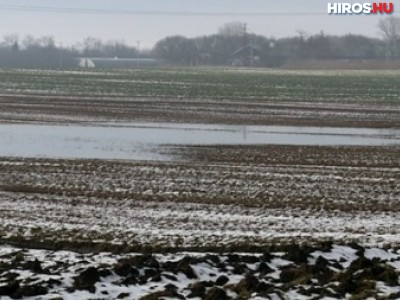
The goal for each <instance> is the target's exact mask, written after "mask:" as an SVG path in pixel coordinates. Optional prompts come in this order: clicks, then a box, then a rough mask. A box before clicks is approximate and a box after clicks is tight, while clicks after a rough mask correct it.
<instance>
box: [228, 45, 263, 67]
mask: <svg viewBox="0 0 400 300" xmlns="http://www.w3.org/2000/svg"><path fill="white" fill-rule="evenodd" d="M260 52H261V50H260V48H258V47H257V46H255V45H253V44H247V45H246V46H244V47H241V48H239V49H237V50H235V51H234V52H232V54H231V56H232V59H231V62H232V65H233V66H249V67H251V66H256V65H257V64H258V62H259V61H260Z"/></svg>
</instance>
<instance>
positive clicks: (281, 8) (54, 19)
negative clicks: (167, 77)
mask: <svg viewBox="0 0 400 300" xmlns="http://www.w3.org/2000/svg"><path fill="white" fill-rule="evenodd" d="M328 2H332V1H329V0H84V1H83V0H68V1H67V0H35V1H32V0H0V36H4V35H7V34H12V33H17V34H19V36H20V37H23V36H25V35H28V34H31V35H33V36H42V35H50V36H53V37H54V38H55V39H56V41H57V42H63V43H64V44H67V45H72V44H74V43H76V42H79V41H82V40H83V39H84V38H85V37H87V36H94V37H99V38H102V39H105V40H124V41H125V42H127V43H129V44H132V45H135V44H136V41H137V40H141V41H142V42H141V43H142V45H143V46H145V47H151V46H152V45H153V44H154V43H155V42H156V41H157V40H159V39H161V38H163V37H165V36H168V35H173V34H181V35H184V36H188V37H193V36H198V35H203V34H210V33H214V32H216V31H217V29H218V27H220V26H221V25H223V24H224V23H226V22H231V21H242V22H247V23H248V27H249V30H250V31H251V32H254V33H257V34H262V35H265V36H268V37H283V36H292V35H295V34H296V32H298V31H299V30H303V31H305V32H307V33H308V34H314V33H317V32H320V31H321V30H323V31H324V32H325V33H327V34H346V33H355V34H364V35H368V36H377V34H378V33H377V29H376V24H377V22H378V20H379V18H380V17H379V16H329V15H327V14H325V13H326V9H327V8H326V7H327V3H328ZM353 2H356V1H353ZM1 5H3V7H1ZM5 5H14V6H18V5H19V6H29V7H33V6H39V7H60V8H77V9H98V10H118V11H125V12H135V11H136V12H138V11H146V12H177V13H182V14H180V15H179V14H178V15H158V14H154V15H151V14H146V15H140V14H121V13H118V12H115V13H110V14H104V13H94V12H93V11H91V13H61V12H42V11H39V12H35V11H23V10H22V11H16V10H8V9H4V6H5ZM190 12H200V13H227V14H236V15H219V16H207V15H201V16H200V15H190V14H188V13H190ZM240 13H247V14H251V13H311V14H310V15H273V16H271V15H268V16H265V15H264V16H260V15H258V16H251V15H243V16H241V15H237V14H240ZM314 13H321V14H314ZM313 14H314V15H313Z"/></svg>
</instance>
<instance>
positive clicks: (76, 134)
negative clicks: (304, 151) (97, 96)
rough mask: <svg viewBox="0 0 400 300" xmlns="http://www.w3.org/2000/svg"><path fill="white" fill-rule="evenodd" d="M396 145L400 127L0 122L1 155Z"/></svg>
mask: <svg viewBox="0 0 400 300" xmlns="http://www.w3.org/2000/svg"><path fill="white" fill-rule="evenodd" d="M269 144H275V145H312V146H328V145H331V146H387V145H400V129H369V128H326V127H325V128H324V127H321V128H319V127H289V126H235V125H211V124H207V125H204V124H176V123H102V124H90V125H53V124H51V125H47V124H46V125H43V124H0V156H14V157H17V156H18V157H47V158H76V159H130V160H169V159H170V157H168V155H162V154H160V152H159V151H158V150H159V149H160V148H163V147H165V146H168V145H182V146H184V145H269Z"/></svg>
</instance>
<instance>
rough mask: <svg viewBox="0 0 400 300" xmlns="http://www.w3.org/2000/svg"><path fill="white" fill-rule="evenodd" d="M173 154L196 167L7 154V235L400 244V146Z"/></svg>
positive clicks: (175, 242)
mask: <svg viewBox="0 0 400 300" xmlns="http://www.w3.org/2000/svg"><path fill="white" fill-rule="evenodd" d="M213 149H214V150H215V151H214V150H213ZM216 149H219V150H218V151H217V150H216ZM169 151H172V152H173V155H177V152H181V154H182V155H184V157H185V160H189V159H192V161H186V162H183V161H180V162H146V161H145V162H122V161H104V160H50V159H19V158H3V159H1V160H0V167H1V169H0V170H1V173H0V180H1V185H0V190H2V192H1V193H0V197H1V200H2V201H1V202H0V208H1V209H0V214H1V219H0V230H1V231H0V234H1V236H2V239H3V240H4V241H18V242H23V241H25V240H26V242H27V243H28V244H29V243H30V242H32V241H35V242H36V243H39V242H40V241H41V242H42V243H44V244H51V242H54V241H57V242H60V243H63V242H65V241H74V242H85V241H87V240H88V239H89V240H90V241H92V242H93V241H95V242H97V243H100V244H122V243H124V242H127V243H129V244H130V245H147V246H150V247H155V248H160V247H161V248H165V247H178V248H179V247H180V248H196V247H197V248H199V247H206V246H207V247H214V248H218V247H219V248H224V247H230V246H232V245H236V246H239V245H252V246H260V245H265V244H269V243H289V242H292V241H300V242H301V241H318V240H333V241H337V242H349V241H359V242H360V243H365V244H369V245H378V244H392V245H393V244H398V243H399V242H400V238H399V237H400V225H399V223H398V221H397V220H398V213H399V211H400V205H399V202H398V200H399V197H400V185H399V182H400V181H399V180H400V179H399V176H400V166H399V163H400V161H399V159H398V153H399V152H398V151H399V149H398V148H396V147H376V148H374V147H367V148H365V147H358V148H353V147H338V148H332V147H320V148H318V149H316V148H315V147H296V146H265V147H251V146H249V147H244V146H242V147H225V148H224V147H223V148H220V147H194V148H184V149H179V148H175V147H174V148H172V149H170V150H169ZM252 158H253V162H251V161H252Z"/></svg>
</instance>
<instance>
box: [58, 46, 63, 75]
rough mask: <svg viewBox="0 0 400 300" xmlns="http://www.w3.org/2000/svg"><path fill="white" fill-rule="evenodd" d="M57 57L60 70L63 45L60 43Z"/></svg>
mask: <svg viewBox="0 0 400 300" xmlns="http://www.w3.org/2000/svg"><path fill="white" fill-rule="evenodd" d="M58 55H59V57H58V58H59V67H60V70H61V69H62V68H63V44H62V43H60V47H59V50H58Z"/></svg>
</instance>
